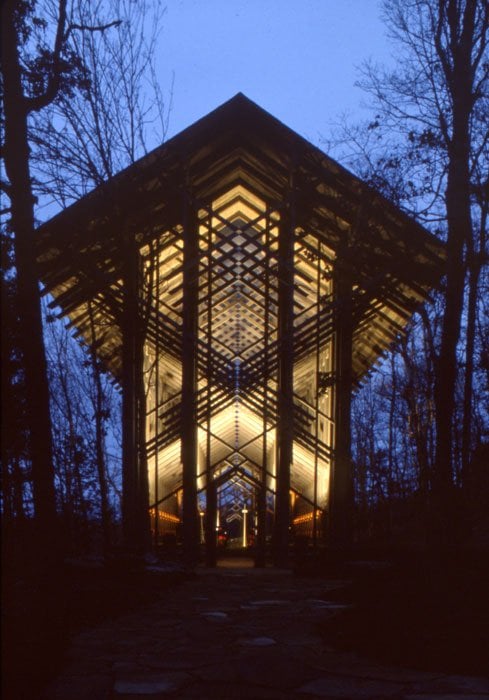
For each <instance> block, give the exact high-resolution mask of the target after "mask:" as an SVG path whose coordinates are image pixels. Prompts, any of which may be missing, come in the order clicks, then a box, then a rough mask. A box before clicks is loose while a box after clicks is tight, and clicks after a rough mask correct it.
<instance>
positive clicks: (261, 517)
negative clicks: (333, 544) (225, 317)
mask: <svg viewBox="0 0 489 700" xmlns="http://www.w3.org/2000/svg"><path fill="white" fill-rule="evenodd" d="M270 224H271V218H270V212H269V211H267V216H266V228H265V257H264V265H265V270H264V273H265V310H264V319H263V342H264V348H263V363H264V371H263V450H262V466H261V483H260V486H259V489H258V498H257V516H258V517H257V521H258V522H257V532H256V555H255V566H256V567H264V566H265V565H266V546H267V476H268V440H267V428H268V381H269V369H268V365H269V342H270V333H269V324H270Z"/></svg>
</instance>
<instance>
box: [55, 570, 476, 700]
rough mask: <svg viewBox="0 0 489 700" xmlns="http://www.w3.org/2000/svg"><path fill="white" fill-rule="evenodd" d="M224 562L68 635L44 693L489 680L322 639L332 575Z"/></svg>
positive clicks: (376, 693) (111, 695) (283, 699)
mask: <svg viewBox="0 0 489 700" xmlns="http://www.w3.org/2000/svg"><path fill="white" fill-rule="evenodd" d="M248 563H249V562H246V560H245V561H243V560H241V561H239V560H234V561H228V562H227V565H226V566H224V567H220V568H218V569H215V570H206V569H199V570H198V571H197V574H196V576H195V577H194V578H191V579H189V580H187V581H185V582H184V583H182V584H181V585H179V586H176V587H175V588H172V589H171V590H170V591H169V592H168V596H167V598H166V599H165V600H163V601H161V600H160V601H158V602H157V603H152V604H150V605H148V607H147V608H144V609H142V610H141V609H140V610H138V611H137V612H134V613H131V614H128V615H125V616H123V617H120V618H118V619H116V620H112V621H110V622H107V623H105V624H101V625H99V626H97V627H93V628H90V629H86V630H85V631H83V632H81V633H80V634H78V635H77V636H76V637H75V638H74V640H73V642H72V645H71V648H70V650H69V653H68V660H67V664H66V665H65V668H64V671H63V673H62V674H61V675H60V676H59V677H58V678H57V679H55V680H54V681H53V682H52V683H51V684H50V686H49V687H48V688H47V689H46V691H45V693H44V694H43V696H42V700H109V699H110V700H136V699H137V700H143V699H149V698H153V699H154V700H158V699H163V698H173V697H175V698H197V699H198V700H211V699H212V700H216V699H225V700H233V699H234V698H247V699H252V700H262V699H263V700H268V699H270V700H279V699H280V700H299V699H302V700H308V699H312V698H343V699H345V698H351V699H352V700H356V698H359V699H360V698H361V699H362V700H368V699H372V700H373V699H378V698H392V699H395V700H434V699H435V698H436V700H456V699H462V698H464V699H467V698H472V700H474V698H477V699H478V700H483V699H486V700H489V680H486V679H483V678H469V677H465V676H449V675H444V674H440V673H425V672H420V671H414V670H409V669H400V668H391V667H385V666H379V665H376V664H374V663H372V662H369V661H367V660H365V659H362V658H361V657H359V656H357V655H356V654H353V653H340V652H336V651H334V650H333V649H330V648H328V647H327V646H326V645H325V643H324V641H323V640H322V639H321V637H320V635H319V629H318V628H319V624H320V622H321V620H324V619H325V618H327V617H328V616H331V615H337V614H341V606H339V605H338V604H337V603H333V602H330V603H328V593H330V592H331V590H332V589H334V588H337V587H338V586H339V585H341V582H335V581H324V580H319V579H303V578H298V577H295V576H294V575H293V574H292V573H291V572H289V571H280V570H275V569H253V568H251V567H247V566H246V565H247V564H248Z"/></svg>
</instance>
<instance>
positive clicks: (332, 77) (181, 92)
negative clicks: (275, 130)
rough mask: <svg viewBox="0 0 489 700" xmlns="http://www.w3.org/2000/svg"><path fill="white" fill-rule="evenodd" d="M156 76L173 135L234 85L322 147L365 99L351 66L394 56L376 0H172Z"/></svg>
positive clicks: (233, 91) (230, 93)
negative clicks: (168, 98)
mask: <svg viewBox="0 0 489 700" xmlns="http://www.w3.org/2000/svg"><path fill="white" fill-rule="evenodd" d="M165 4H166V7H167V11H166V15H165V17H164V20H163V24H164V26H163V32H162V36H161V51H160V58H159V76H160V80H161V84H162V87H163V89H164V91H165V93H167V90H168V87H169V85H170V84H171V74H172V71H174V73H175V85H174V96H173V109H172V112H171V116H170V122H169V132H168V134H167V137H168V138H169V137H171V136H173V135H175V134H176V133H178V132H179V131H181V130H182V129H184V128H185V127H187V126H189V125H190V124H192V123H193V122H194V121H196V120H197V119H199V118H200V117H203V116H205V115H206V114H207V113H208V112H210V111H211V110H213V109H215V108H216V107H217V106H219V105H220V104H222V103H223V102H225V101H227V100H228V99H229V98H231V97H232V96H233V95H235V94H236V93H237V92H243V93H244V94H245V95H247V97H249V98H250V99H252V100H254V101H255V102H257V103H258V104H259V105H260V106H261V107H263V108H264V109H266V110H267V111H268V112H270V113H271V114H273V115H274V116H275V117H277V118H278V119H280V120H281V121H282V122H284V123H285V124H286V125H287V126H289V127H291V128H292V129H294V130H295V131H297V132H298V133H299V134H301V136H304V137H305V138H307V139H308V140H309V141H311V142H312V143H314V144H316V145H318V142H319V137H320V135H321V134H323V135H327V134H328V132H329V128H330V127H329V125H330V123H331V122H333V121H335V119H337V118H338V116H339V115H340V114H342V113H344V112H349V113H352V112H355V111H357V110H358V109H359V108H360V104H361V102H362V100H363V99H364V96H363V94H362V92H361V91H360V90H359V89H358V88H356V87H354V82H355V79H356V72H355V68H356V67H357V66H358V65H359V64H361V63H362V61H364V60H365V59H367V58H369V57H372V58H374V59H375V60H379V61H381V62H388V60H389V47H388V45H387V41H386V37H385V28H384V26H383V24H382V22H381V20H380V17H379V14H380V8H379V2H378V0H166V1H165Z"/></svg>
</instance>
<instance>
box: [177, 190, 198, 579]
mask: <svg viewBox="0 0 489 700" xmlns="http://www.w3.org/2000/svg"><path fill="white" fill-rule="evenodd" d="M198 282H199V229H198V219H197V212H196V211H195V210H194V209H193V207H192V205H191V203H190V201H188V199H187V198H185V202H184V230H183V301H182V305H183V311H182V314H183V319H182V403H181V408H182V414H181V415H182V423H181V440H182V445H181V459H182V470H183V475H182V481H183V551H184V558H185V561H186V563H187V564H188V565H190V566H193V565H194V564H196V563H197V560H198V552H199V513H198V510H197V422H196V415H197V410H196V409H197V406H196V402H197V394H196V389H197V322H198V302H199V299H198V294H199V289H198Z"/></svg>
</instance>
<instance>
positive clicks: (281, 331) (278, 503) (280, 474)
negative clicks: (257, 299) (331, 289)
mask: <svg viewBox="0 0 489 700" xmlns="http://www.w3.org/2000/svg"><path fill="white" fill-rule="evenodd" d="M290 206H291V205H290V201H289V202H288V206H287V208H286V210H285V211H283V212H282V216H281V221H280V227H279V235H278V256H279V258H278V347H279V365H278V404H277V414H278V415H277V441H276V449H277V460H276V464H277V473H276V495H275V523H274V542H273V558H274V564H275V566H280V567H286V566H287V565H288V559H289V526H290V498H289V491H290V466H291V464H292V445H293V438H294V400H293V389H294V387H293V376H294V375H293V370H294V225H293V217H292V213H291V211H290Z"/></svg>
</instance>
